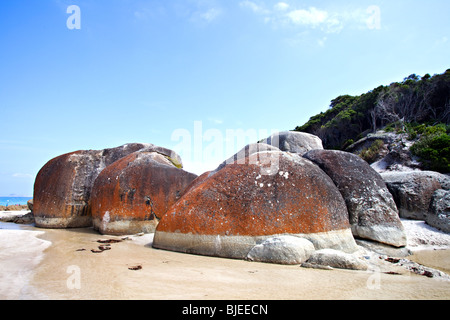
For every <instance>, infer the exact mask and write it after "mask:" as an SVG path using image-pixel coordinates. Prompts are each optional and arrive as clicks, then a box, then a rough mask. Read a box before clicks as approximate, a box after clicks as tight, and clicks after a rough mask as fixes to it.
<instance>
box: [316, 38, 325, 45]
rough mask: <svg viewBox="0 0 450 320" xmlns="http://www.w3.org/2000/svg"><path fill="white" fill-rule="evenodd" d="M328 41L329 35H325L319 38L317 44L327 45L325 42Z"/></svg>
mask: <svg viewBox="0 0 450 320" xmlns="http://www.w3.org/2000/svg"><path fill="white" fill-rule="evenodd" d="M326 41H327V37H323V38H321V39H319V40H317V44H318V45H319V46H320V47H325V42H326Z"/></svg>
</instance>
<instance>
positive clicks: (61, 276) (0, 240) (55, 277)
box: [0, 224, 450, 300]
mask: <svg viewBox="0 0 450 320" xmlns="http://www.w3.org/2000/svg"><path fill="white" fill-rule="evenodd" d="M413 226H415V227H417V225H416V224H413ZM0 227H1V225H0ZM410 227H411V226H408V228H410ZM419 231H420V232H422V231H423V230H422V229H420V230H413V231H412V232H413V233H414V232H416V233H417V232H419ZM425 231H427V230H425ZM5 232H6V233H5ZM410 232H411V231H410ZM433 234H434V232H432V233H430V234H427V235H426V237H427V238H428V239H431V238H432V235H433ZM0 236H1V237H0V252H1V253H0V254H3V257H8V261H9V262H8V268H6V269H5V266H4V264H5V261H6V260H4V259H0V284H1V286H0V288H1V289H0V299H8V300H16V299H37V300H46V299H52V300H60V299H65V300H91V299H94V300H107V299H116V300H142V299H146V300H147V299H148V300H153V299H155V300H310V299H314V300H342V299H344V300H345V299H349V300H360V299H363V300H365V299H368V300H372V299H393V300H398V299H408V300H409V299H412V300H415V299H431V300H435V299H450V281H448V280H444V279H436V278H427V277H425V276H422V275H417V274H414V273H412V272H410V271H408V270H407V269H405V268H404V267H401V266H396V265H393V264H392V263H389V262H386V261H381V260H380V259H379V258H378V257H376V256H373V257H371V258H370V259H375V258H376V259H378V260H380V261H379V262H377V265H376V266H378V267H376V268H372V269H369V270H368V271H353V270H340V269H333V270H320V269H307V268H302V267H300V266H297V265H296V266H283V265H276V264H266V263H257V262H249V261H243V260H232V259H223V258H216V257H206V256H198V255H190V254H184V253H177V252H171V251H164V250H158V249H154V248H152V246H151V243H152V240H153V235H152V234H145V235H143V236H137V235H132V236H128V237H125V236H124V237H115V236H103V235H100V234H99V233H98V232H96V231H95V230H93V228H84V229H64V230H55V229H38V228H35V227H34V226H32V225H25V226H20V229H19V230H0ZM6 236H7V238H8V239H9V241H5V237H6ZM447 237H449V238H450V235H447V234H445V236H444V237H442V235H441V234H438V235H437V236H436V238H433V239H432V241H433V242H434V243H436V241H438V240H441V241H444V240H445V241H447ZM105 239H117V240H121V241H120V242H118V243H111V244H101V243H99V242H98V240H105ZM7 243H10V245H9V246H7ZM11 244H14V245H11ZM441 244H442V243H441ZM449 244H450V242H449ZM2 246H3V247H2ZM5 246H6V247H5ZM99 246H106V247H109V248H110V249H107V250H105V251H100V250H98V248H99ZM410 249H412V252H413V255H412V256H410V257H407V258H408V259H411V260H412V261H416V262H418V263H421V264H425V265H427V266H429V267H435V268H436V269H439V270H440V269H441V268H443V269H445V271H447V272H448V271H449V270H447V269H446V266H449V265H450V264H449V262H448V261H450V248H449V247H446V248H445V247H442V246H437V245H433V246H431V247H424V246H421V247H419V246H417V247H411V248H410ZM91 250H94V251H100V252H93V251H91ZM18 251H20V252H21V254H20V255H17V254H16V253H17V252H18ZM6 254H8V255H7V256H5V255H6ZM30 261H31V262H32V263H30ZM394 271H395V272H394ZM442 271H444V270H442ZM389 272H391V273H390V274H389ZM19 275H20V276H19ZM10 278H13V279H15V280H14V281H13V282H11V280H9V279H10ZM13 284H14V286H15V287H16V289H14V288H13V289H11V288H10V287H11V286H12V285H13Z"/></svg>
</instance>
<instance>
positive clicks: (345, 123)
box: [295, 69, 450, 173]
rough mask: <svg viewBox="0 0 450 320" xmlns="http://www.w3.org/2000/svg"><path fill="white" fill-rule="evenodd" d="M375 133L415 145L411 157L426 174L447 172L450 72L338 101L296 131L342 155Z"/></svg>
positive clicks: (449, 169) (409, 79)
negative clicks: (405, 137) (402, 135)
mask: <svg viewBox="0 0 450 320" xmlns="http://www.w3.org/2000/svg"><path fill="white" fill-rule="evenodd" d="M379 129H385V130H386V131H391V132H392V131H395V132H398V133H407V134H408V139H410V140H411V141H414V144H413V145H412V147H411V149H410V151H411V153H412V154H414V155H416V156H417V157H419V158H420V160H421V162H422V163H423V167H424V169H430V170H435V171H439V172H443V173H448V172H450V162H449V161H450V135H449V133H450V69H448V70H447V71H445V72H444V73H443V74H436V75H434V76H430V75H429V74H426V75H424V76H423V77H420V76H418V75H416V74H412V75H410V76H409V77H407V78H405V79H404V80H403V81H402V82H394V83H391V84H390V85H388V86H379V87H378V88H375V89H373V90H371V91H369V92H367V93H364V94H362V95H360V96H350V95H342V96H339V97H337V98H335V99H333V100H332V101H331V104H330V107H329V109H328V110H327V111H326V112H321V113H320V114H318V115H315V116H313V117H311V118H310V120H309V121H308V122H307V123H305V124H304V125H302V126H299V127H297V128H295V131H302V132H307V133H311V134H314V135H317V136H319V137H320V138H321V139H322V141H323V144H324V147H325V148H327V149H337V150H345V149H346V148H347V147H349V146H350V145H351V144H353V143H354V142H355V141H357V140H359V139H361V138H363V137H365V136H366V135H367V134H369V133H373V132H376V131H377V130H379ZM378 147H379V146H378ZM376 149H377V146H374V148H373V149H372V150H371V151H369V153H367V154H365V155H364V156H366V157H368V158H370V156H371V154H370V152H372V153H374V152H376Z"/></svg>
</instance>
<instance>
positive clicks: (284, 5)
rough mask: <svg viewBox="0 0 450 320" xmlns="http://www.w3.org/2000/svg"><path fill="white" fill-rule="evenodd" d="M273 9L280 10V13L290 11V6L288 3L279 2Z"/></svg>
mask: <svg viewBox="0 0 450 320" xmlns="http://www.w3.org/2000/svg"><path fill="white" fill-rule="evenodd" d="M273 7H274V8H275V10H278V11H285V10H287V9H289V5H288V4H287V3H286V2H278V3H277V4H276V5H274V6H273Z"/></svg>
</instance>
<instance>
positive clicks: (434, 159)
mask: <svg viewBox="0 0 450 320" xmlns="http://www.w3.org/2000/svg"><path fill="white" fill-rule="evenodd" d="M448 128H449V126H447V125H445V124H439V125H436V126H428V127H426V128H425V129H424V131H423V134H422V135H421V137H420V139H419V140H418V141H417V142H416V143H414V145H413V146H412V147H411V149H410V150H411V152H412V153H413V154H414V155H416V156H418V157H419V158H420V160H421V161H422V163H423V165H424V166H425V168H426V169H428V170H433V171H438V172H441V173H449V172H450V135H449V134H448Z"/></svg>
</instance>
